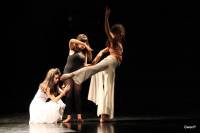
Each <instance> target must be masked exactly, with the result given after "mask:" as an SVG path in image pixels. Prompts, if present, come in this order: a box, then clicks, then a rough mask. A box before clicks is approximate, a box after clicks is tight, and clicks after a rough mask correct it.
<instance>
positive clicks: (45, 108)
mask: <svg viewBox="0 0 200 133" xmlns="http://www.w3.org/2000/svg"><path fill="white" fill-rule="evenodd" d="M47 99H48V96H47V94H46V93H44V92H43V91H42V90H41V89H38V91H37V93H36V94H35V96H34V98H33V100H32V101H31V104H30V106H29V115H30V118H29V124H32V123H33V124H34V123H57V122H58V121H60V120H62V116H63V111H64V108H65V104H64V103H63V101H62V100H59V101H58V102H54V101H51V100H50V101H48V102H46V101H47Z"/></svg>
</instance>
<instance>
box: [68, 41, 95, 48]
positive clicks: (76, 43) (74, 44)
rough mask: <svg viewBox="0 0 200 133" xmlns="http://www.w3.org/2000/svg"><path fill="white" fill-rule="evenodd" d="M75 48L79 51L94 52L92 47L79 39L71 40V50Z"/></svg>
mask: <svg viewBox="0 0 200 133" xmlns="http://www.w3.org/2000/svg"><path fill="white" fill-rule="evenodd" d="M74 47H78V48H79V49H87V50H88V51H93V50H92V49H91V48H90V46H88V45H87V44H86V43H84V42H81V41H79V40H78V39H70V41H69V48H70V49H73V48H74Z"/></svg>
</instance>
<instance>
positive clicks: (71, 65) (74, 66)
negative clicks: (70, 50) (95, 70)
mask: <svg viewBox="0 0 200 133" xmlns="http://www.w3.org/2000/svg"><path fill="white" fill-rule="evenodd" d="M84 62H85V55H84V54H83V53H82V52H76V53H74V54H72V55H69V56H68V57H67V63H66V65H65V68H64V72H63V73H70V72H73V71H76V70H78V69H80V68H82V67H83V66H84Z"/></svg>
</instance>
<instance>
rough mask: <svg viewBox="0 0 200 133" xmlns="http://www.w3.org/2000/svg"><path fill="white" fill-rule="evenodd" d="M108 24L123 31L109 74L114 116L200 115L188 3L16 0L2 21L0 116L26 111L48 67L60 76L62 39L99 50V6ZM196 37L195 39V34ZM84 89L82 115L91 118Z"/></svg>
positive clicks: (192, 8) (193, 15)
mask: <svg viewBox="0 0 200 133" xmlns="http://www.w3.org/2000/svg"><path fill="white" fill-rule="evenodd" d="M107 5H108V6H109V7H110V8H111V16H110V19H109V20H110V25H112V24H114V23H122V24H123V25H124V26H125V28H126V40H125V45H124V55H123V58H124V59H123V62H122V64H121V66H120V67H119V68H118V69H117V71H116V87H115V114H116V115H128V116H136V115H150V116H151V115H200V113H199V111H200V109H199V107H200V102H199V101H200V97H199V93H198V89H199V80H200V78H199V66H198V63H199V58H198V53H199V51H198V49H197V45H199V41H198V40H197V36H198V34H197V33H198V32H199V31H198V30H197V27H198V25H199V23H198V21H197V20H198V17H199V14H198V7H197V4H195V3H188V2H180V3H175V2H171V3H170V2H162V3H156V2H144V1H143V2H134V1H130V2H127V1H120V2H117V1H108V0H107V1H102V0H88V1H83V0H71V1H69V0H62V1H53V0H49V1H35V0H34V1H21V2H20V1H17V2H16V3H12V4H11V5H10V6H9V7H8V10H7V11H9V16H8V19H7V20H8V22H7V42H8V45H7V46H8V48H9V51H8V54H10V56H11V59H10V60H8V61H7V62H9V65H8V66H9V67H7V69H9V70H8V71H9V72H11V73H12V74H11V76H8V77H9V79H8V80H6V81H5V82H4V83H3V84H6V86H5V87H2V88H3V89H2V94H3V95H2V96H1V99H0V100H1V110H0V111H1V113H14V112H28V107H29V104H30V102H31V100H32V98H33V96H34V95H35V93H36V91H37V89H38V85H39V83H40V82H41V81H42V80H43V79H44V77H45V74H46V72H47V70H48V69H49V68H51V67H58V68H60V70H61V71H62V70H63V68H64V65H65V63H66V59H67V55H68V45H65V43H64V41H68V40H69V39H70V38H72V37H76V36H77V35H78V34H79V33H85V34H87V35H88V37H89V41H90V44H91V47H92V48H93V49H94V53H93V54H94V56H95V55H96V53H97V52H98V51H99V50H100V49H102V48H104V44H105V41H106V36H105V32H104V12H105V7H106V6H107ZM198 37H199V36H198ZM88 87H89V80H88V81H86V82H85V83H84V85H83V92H82V93H83V110H84V113H85V114H86V113H91V114H94V115H95V114H96V106H95V105H94V104H93V103H91V102H89V101H87V92H88Z"/></svg>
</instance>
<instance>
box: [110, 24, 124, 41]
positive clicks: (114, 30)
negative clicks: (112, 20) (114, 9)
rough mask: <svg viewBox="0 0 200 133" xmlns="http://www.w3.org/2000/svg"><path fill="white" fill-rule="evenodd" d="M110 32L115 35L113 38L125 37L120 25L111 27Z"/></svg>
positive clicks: (122, 27)
mask: <svg viewBox="0 0 200 133" xmlns="http://www.w3.org/2000/svg"><path fill="white" fill-rule="evenodd" d="M111 32H112V33H113V34H114V35H115V36H121V37H122V38H124V37H125V28H124V26H123V25H122V24H114V25H113V26H112V27H111Z"/></svg>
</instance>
